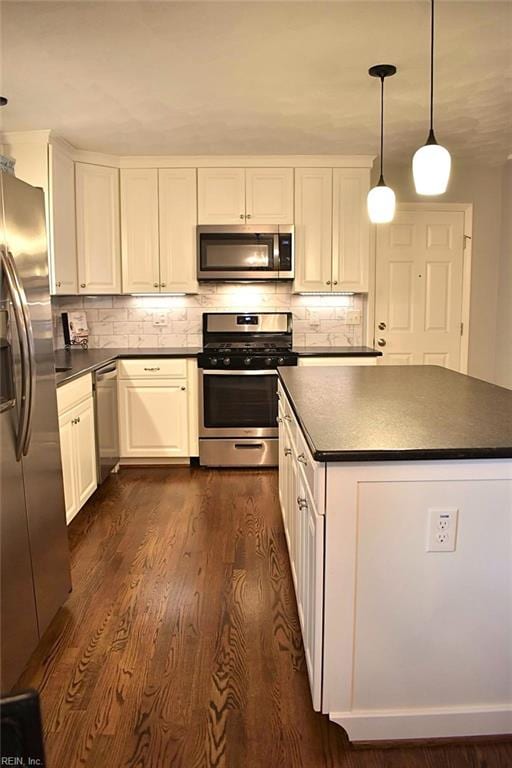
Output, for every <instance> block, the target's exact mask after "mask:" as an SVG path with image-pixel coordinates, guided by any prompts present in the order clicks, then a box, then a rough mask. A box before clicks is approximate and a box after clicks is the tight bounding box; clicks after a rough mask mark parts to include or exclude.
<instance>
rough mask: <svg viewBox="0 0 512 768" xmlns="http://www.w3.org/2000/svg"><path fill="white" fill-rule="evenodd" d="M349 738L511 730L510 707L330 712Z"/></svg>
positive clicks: (412, 737) (446, 735) (451, 735)
mask: <svg viewBox="0 0 512 768" xmlns="http://www.w3.org/2000/svg"><path fill="white" fill-rule="evenodd" d="M329 719H330V720H332V721H333V722H334V723H337V724H338V725H341V727H342V728H343V729H344V730H345V731H346V732H347V735H348V738H349V739H350V741H352V742H374V741H390V740H396V741H399V740H400V741H402V740H409V741H411V740H418V739H447V738H463V737H474V736H481V737H485V736H502V735H507V734H512V707H511V706H510V705H504V706H502V707H499V706H496V707H467V708H462V707H461V708H456V707H447V708H444V709H443V708H436V709H416V710H414V709H408V710H374V711H363V710H353V711H351V712H330V713H329Z"/></svg>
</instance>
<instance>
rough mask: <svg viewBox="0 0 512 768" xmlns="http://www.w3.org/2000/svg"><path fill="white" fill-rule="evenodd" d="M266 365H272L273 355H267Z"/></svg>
mask: <svg viewBox="0 0 512 768" xmlns="http://www.w3.org/2000/svg"><path fill="white" fill-rule="evenodd" d="M265 365H272V358H271V357H266V358H265Z"/></svg>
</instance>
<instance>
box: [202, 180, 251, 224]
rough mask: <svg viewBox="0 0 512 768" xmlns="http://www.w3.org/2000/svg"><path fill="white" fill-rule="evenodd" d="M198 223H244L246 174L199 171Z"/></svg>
mask: <svg viewBox="0 0 512 768" xmlns="http://www.w3.org/2000/svg"><path fill="white" fill-rule="evenodd" d="M197 183H198V223H199V224H243V223H245V170H244V169H243V168H199V169H198V177H197Z"/></svg>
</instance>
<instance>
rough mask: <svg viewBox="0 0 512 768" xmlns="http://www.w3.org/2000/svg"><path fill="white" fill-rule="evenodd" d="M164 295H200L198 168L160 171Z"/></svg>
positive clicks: (161, 253)
mask: <svg viewBox="0 0 512 768" xmlns="http://www.w3.org/2000/svg"><path fill="white" fill-rule="evenodd" d="M158 185H159V206H160V282H161V287H162V291H164V292H165V291H171V292H172V291H177V292H184V293H197V281H196V274H197V266H196V224H197V179H196V170H195V168H169V169H166V170H160V171H158Z"/></svg>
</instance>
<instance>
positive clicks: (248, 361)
mask: <svg viewBox="0 0 512 768" xmlns="http://www.w3.org/2000/svg"><path fill="white" fill-rule="evenodd" d="M250 364H251V358H250V357H246V358H245V359H244V365H250Z"/></svg>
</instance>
